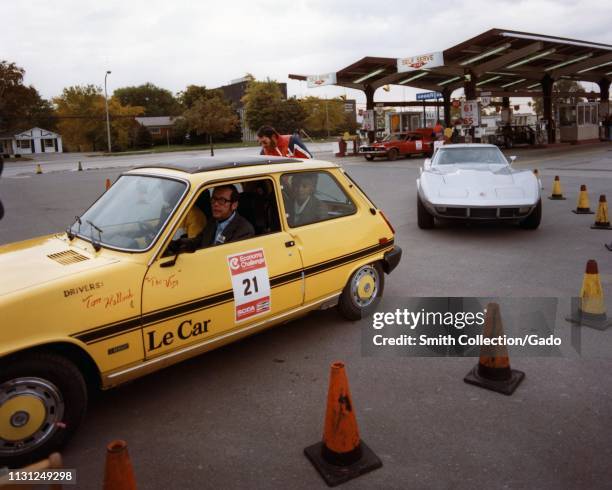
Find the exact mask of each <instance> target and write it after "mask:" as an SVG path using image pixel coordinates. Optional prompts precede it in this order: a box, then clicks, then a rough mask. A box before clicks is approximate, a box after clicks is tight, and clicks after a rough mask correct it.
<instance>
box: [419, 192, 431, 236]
mask: <svg viewBox="0 0 612 490" xmlns="http://www.w3.org/2000/svg"><path fill="white" fill-rule="evenodd" d="M417 224H418V225H419V228H421V230H430V229H432V228H433V227H434V224H435V222H434V216H433V214H431V213H430V212H429V211H427V208H426V207H425V205H424V204H423V201H421V196H419V195H418V194H417Z"/></svg>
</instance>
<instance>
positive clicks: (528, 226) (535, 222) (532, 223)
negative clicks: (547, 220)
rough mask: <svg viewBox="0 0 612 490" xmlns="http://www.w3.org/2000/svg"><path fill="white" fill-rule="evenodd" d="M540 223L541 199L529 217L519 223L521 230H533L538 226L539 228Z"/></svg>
mask: <svg viewBox="0 0 612 490" xmlns="http://www.w3.org/2000/svg"><path fill="white" fill-rule="evenodd" d="M541 221H542V199H540V200H539V201H538V203H537V204H536V207H535V208H534V210H533V211H532V212H531V214H530V215H529V216H527V217H526V218H525V219H524V220H523V221H521V222H520V226H521V228H524V229H525V230H535V229H536V228H537V227H538V226H540V222H541Z"/></svg>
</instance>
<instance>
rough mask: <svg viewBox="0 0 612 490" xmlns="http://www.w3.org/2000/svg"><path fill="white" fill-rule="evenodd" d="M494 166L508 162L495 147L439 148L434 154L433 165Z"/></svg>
mask: <svg viewBox="0 0 612 490" xmlns="http://www.w3.org/2000/svg"><path fill="white" fill-rule="evenodd" d="M462 163H469V164H481V163H482V164H485V165H486V164H495V165H507V164H508V161H507V160H506V157H504V155H503V153H502V152H501V151H499V149H498V148H496V147H487V146H485V147H473V148H469V147H468V148H440V149H438V151H437V152H436V156H435V158H434V161H433V164H434V165H455V164H462Z"/></svg>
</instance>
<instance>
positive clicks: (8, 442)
mask: <svg viewBox="0 0 612 490" xmlns="http://www.w3.org/2000/svg"><path fill="white" fill-rule="evenodd" d="M3 406H4V408H5V410H2V408H3ZM20 407H21V409H20ZM86 407H87V387H86V384H85V380H84V378H83V375H82V374H81V372H80V371H79V369H78V368H77V367H76V366H75V365H74V364H73V363H72V362H70V361H69V360H67V359H65V358H64V357H61V356H58V355H55V354H52V353H45V352H40V353H33V354H30V355H27V356H23V357H20V358H16V359H15V360H13V361H11V362H9V363H6V364H3V365H2V366H0V466H8V467H9V468H18V467H21V466H23V465H27V464H30V463H32V462H34V461H37V460H40V459H44V458H46V457H47V456H48V455H49V453H51V452H53V451H55V450H57V449H59V448H60V447H62V446H63V445H64V444H65V443H66V442H67V441H68V440H69V439H70V437H71V436H72V434H73V433H74V432H75V430H76V429H77V427H78V426H79V424H80V423H81V421H82V420H83V417H84V415H85V410H86ZM28 425H29V427H28Z"/></svg>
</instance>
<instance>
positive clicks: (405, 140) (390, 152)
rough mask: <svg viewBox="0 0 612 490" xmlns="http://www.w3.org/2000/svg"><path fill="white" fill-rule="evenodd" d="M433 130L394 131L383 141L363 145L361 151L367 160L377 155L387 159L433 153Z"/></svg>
mask: <svg viewBox="0 0 612 490" xmlns="http://www.w3.org/2000/svg"><path fill="white" fill-rule="evenodd" d="M433 142H434V139H433V131H432V130H431V129H430V128H425V129H415V130H413V131H407V132H405V133H394V134H390V135H388V136H386V137H385V138H384V139H383V140H382V141H380V142H376V143H373V144H371V145H362V146H361V147H360V148H359V153H361V154H363V156H364V157H365V159H366V160H369V161H372V160H374V158H376V157H386V158H387V160H396V159H397V158H399V157H400V156H409V155H413V154H422V155H426V156H431V155H432V154H433Z"/></svg>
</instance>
